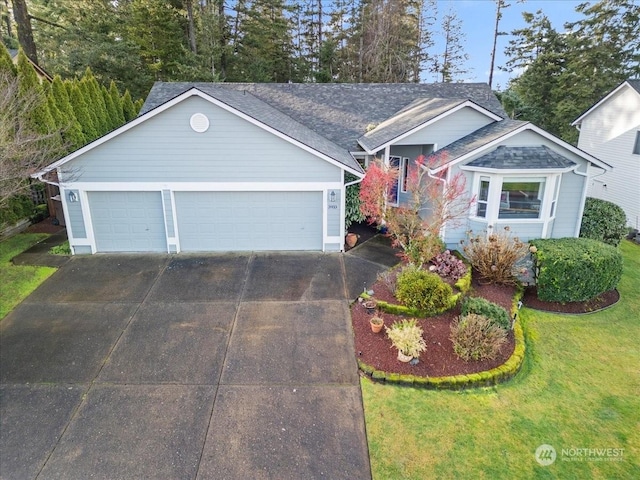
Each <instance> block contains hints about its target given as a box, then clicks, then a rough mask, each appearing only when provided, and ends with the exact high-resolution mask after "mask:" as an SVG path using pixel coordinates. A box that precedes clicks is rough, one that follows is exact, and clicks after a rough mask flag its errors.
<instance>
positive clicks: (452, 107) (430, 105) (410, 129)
mask: <svg viewBox="0 0 640 480" xmlns="http://www.w3.org/2000/svg"><path fill="white" fill-rule="evenodd" d="M464 107H470V108H473V109H474V110H477V111H479V112H481V113H483V114H485V115H487V116H488V117H490V118H492V119H493V120H500V119H501V117H499V116H498V115H496V114H494V113H492V112H490V111H488V110H486V109H485V108H482V107H480V106H479V105H477V104H475V103H474V102H472V101H470V100H467V99H459V98H458V99H453V98H452V99H446V98H418V99H416V100H415V101H413V102H412V103H410V104H409V105H407V106H405V107H404V108H402V109H401V110H400V111H399V112H397V113H395V114H394V115H393V116H391V117H389V118H388V119H386V120H385V121H384V122H382V123H381V124H380V125H378V126H376V127H375V128H374V129H373V130H371V131H369V132H367V133H365V134H364V135H363V136H361V137H360V138H359V139H358V143H359V144H360V145H361V146H362V148H364V149H365V150H366V151H367V152H369V153H374V152H376V151H378V150H380V149H381V148H384V147H386V146H387V145H389V144H391V143H393V142H394V141H398V140H399V139H400V138H402V137H405V136H407V135H410V134H412V133H414V132H415V131H417V130H419V129H421V128H423V127H425V126H427V125H429V124H431V123H433V122H434V121H437V120H439V119H440V118H443V117H445V116H448V115H450V114H452V113H453V112H456V111H458V110H460V109H462V108H464Z"/></svg>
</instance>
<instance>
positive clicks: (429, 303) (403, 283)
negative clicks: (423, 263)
mask: <svg viewBox="0 0 640 480" xmlns="http://www.w3.org/2000/svg"><path fill="white" fill-rule="evenodd" d="M395 294H396V297H397V298H398V300H400V301H401V302H402V303H403V304H404V305H406V306H407V307H409V308H413V309H416V310H420V311H424V312H433V311H439V310H441V309H443V308H447V307H448V306H449V305H450V303H451V297H452V296H453V290H452V288H451V287H450V286H449V285H448V284H447V283H445V282H444V280H442V279H441V278H440V276H439V275H438V274H436V273H431V272H427V271H426V270H419V269H413V268H410V269H405V270H404V271H402V272H401V273H400V275H398V281H397V286H396V292H395Z"/></svg>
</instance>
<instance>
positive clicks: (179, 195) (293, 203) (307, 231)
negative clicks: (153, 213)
mask: <svg viewBox="0 0 640 480" xmlns="http://www.w3.org/2000/svg"><path fill="white" fill-rule="evenodd" d="M175 201H176V214H177V217H178V234H179V237H180V249H181V250H182V251H185V252H211V251H240V250H322V192H176V193H175Z"/></svg>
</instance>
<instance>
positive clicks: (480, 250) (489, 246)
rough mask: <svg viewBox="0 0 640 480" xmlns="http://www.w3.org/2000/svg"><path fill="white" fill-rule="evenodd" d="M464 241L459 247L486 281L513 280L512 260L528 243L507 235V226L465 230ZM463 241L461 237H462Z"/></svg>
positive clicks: (514, 279)
mask: <svg viewBox="0 0 640 480" xmlns="http://www.w3.org/2000/svg"><path fill="white" fill-rule="evenodd" d="M467 236H468V241H467V243H466V244H465V245H464V247H463V250H464V254H465V256H466V257H467V258H468V259H469V262H470V263H471V265H473V267H474V268H475V269H476V270H477V271H478V273H479V274H480V276H481V277H482V278H483V279H484V280H485V281H488V282H490V283H499V284H515V283H517V279H516V277H517V275H518V272H517V267H516V264H517V263H518V262H519V261H520V260H521V259H522V258H524V256H525V255H527V253H528V252H529V250H528V245H527V244H525V243H523V242H521V241H520V239H518V237H513V236H512V235H511V230H510V228H509V226H508V225H507V226H505V227H504V229H503V230H499V231H496V232H490V233H488V234H487V233H483V234H481V235H475V236H474V235H473V232H471V231H470V232H467ZM463 243H464V241H463Z"/></svg>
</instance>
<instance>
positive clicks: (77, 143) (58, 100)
mask: <svg viewBox="0 0 640 480" xmlns="http://www.w3.org/2000/svg"><path fill="white" fill-rule="evenodd" d="M51 94H52V96H53V98H54V100H55V104H56V107H57V108H58V110H59V111H60V115H61V120H62V121H61V123H60V125H61V126H62V136H63V138H64V140H65V144H67V145H68V146H69V149H70V150H75V149H78V148H80V147H82V146H83V145H84V143H85V138H84V134H83V133H82V127H81V126H80V123H79V122H78V119H77V118H76V115H75V113H74V112H73V107H72V106H71V102H70V101H69V95H68V94H67V90H66V88H65V86H64V83H63V82H62V79H61V78H60V75H56V76H55V77H53V83H52V84H51Z"/></svg>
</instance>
